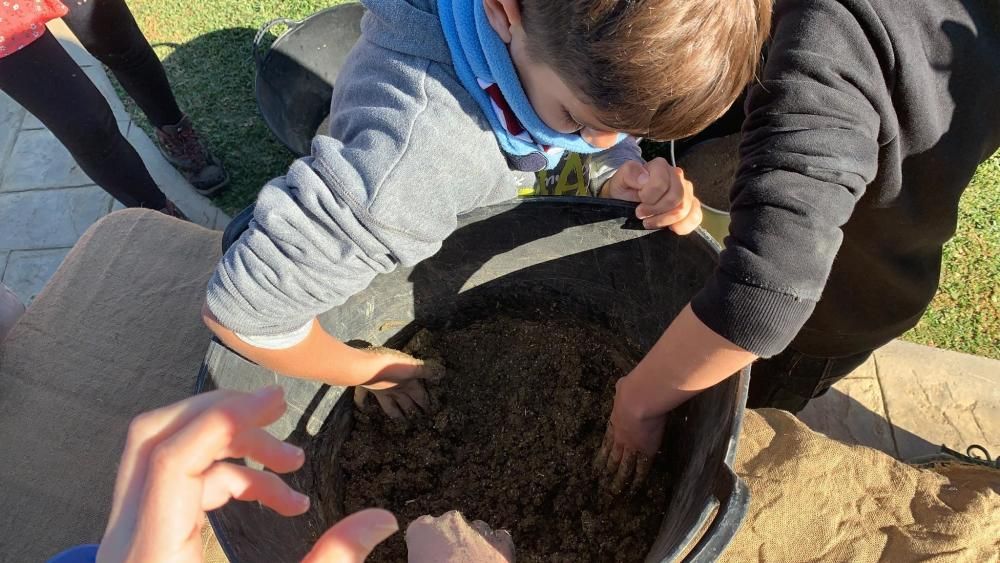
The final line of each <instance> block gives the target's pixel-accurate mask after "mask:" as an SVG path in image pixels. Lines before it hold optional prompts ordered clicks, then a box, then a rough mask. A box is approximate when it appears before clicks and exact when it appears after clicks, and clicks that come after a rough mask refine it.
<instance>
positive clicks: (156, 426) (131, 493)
mask: <svg viewBox="0 0 1000 563" xmlns="http://www.w3.org/2000/svg"><path fill="white" fill-rule="evenodd" d="M237 398H238V399H239V400H241V401H248V402H251V403H256V404H260V405H263V406H265V407H266V406H267V405H270V406H271V408H272V409H276V408H277V407H278V405H279V404H280V405H282V407H281V408H283V405H284V400H283V398H282V392H281V389H280V388H276V387H270V388H263V389H260V390H258V391H257V392H256V393H255V394H246V393H237V392H235V391H225V390H219V391H212V392H210V393H202V394H200V395H196V396H194V397H191V398H189V399H185V400H183V401H179V402H177V403H174V404H172V405H169V406H166V407H163V408H160V409H156V410H154V411H150V412H147V413H143V414H141V415H139V416H137V417H136V418H135V419H134V420H133V421H132V423H131V424H130V425H129V430H128V438H127V440H126V442H125V450H124V452H123V453H122V458H121V463H120V464H119V466H118V477H117V479H116V481H115V492H114V499H115V501H114V504H113V506H112V509H111V516H110V518H109V522H108V527H109V529H111V528H113V527H115V525H116V523H117V522H118V518H119V516H120V515H121V511H122V509H123V508H124V503H125V502H126V499H133V500H134V501H137V498H138V494H139V490H140V489H141V488H142V487H143V485H144V483H145V480H146V471H147V470H148V457H149V456H150V454H151V452H152V451H153V450H154V448H156V447H157V446H158V445H159V444H160V443H161V442H162V441H164V440H166V439H168V438H170V437H172V436H173V435H175V434H176V433H177V432H179V431H180V430H181V429H182V428H185V427H186V426H187V425H188V424H190V423H191V421H192V420H194V419H195V418H197V417H199V416H201V415H202V414H203V413H205V412H206V411H208V410H210V409H213V408H215V407H218V406H219V405H221V404H223V403H225V402H226V401H230V400H234V399H237ZM265 410H267V409H266V408H265ZM133 509H135V506H133Z"/></svg>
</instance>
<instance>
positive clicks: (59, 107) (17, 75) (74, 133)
mask: <svg viewBox="0 0 1000 563" xmlns="http://www.w3.org/2000/svg"><path fill="white" fill-rule="evenodd" d="M66 6H67V7H69V14H67V15H66V16H65V17H64V18H63V20H64V21H65V22H66V25H67V26H68V27H69V28H70V30H72V31H73V33H74V34H75V35H76V36H77V38H78V39H79V40H80V42H81V43H82V44H83V46H84V47H85V48H86V49H87V50H88V51H89V52H90V53H91V54H93V55H94V57H96V58H97V59H98V60H99V61H101V62H102V63H104V64H105V65H107V66H108V68H110V69H111V70H112V72H114V74H115V77H116V78H117V79H118V81H119V82H120V83H121V85H122V86H123V87H124V88H125V90H126V91H127V92H128V93H129V95H130V96H131V97H132V99H134V100H135V102H136V104H138V106H139V107H140V108H141V109H142V111H143V112H144V113H145V114H146V116H147V117H148V118H149V121H150V122H151V123H152V124H153V125H154V126H157V127H161V126H163V125H173V124H175V123H177V122H179V121H180V120H181V118H182V114H181V111H180V109H179V108H178V107H177V102H176V101H175V100H174V95H173V92H171V90H170V84H169V83H168V82H167V76H166V74H165V73H164V71H163V65H161V64H160V61H159V59H157V58H156V54H155V53H153V49H152V47H150V45H149V42H148V41H146V38H145V37H144V36H143V35H142V32H141V31H140V30H139V27H138V26H137V25H136V23H135V19H134V18H133V17H132V13H131V12H129V10H128V6H126V5H125V2H124V0H86V1H85V2H82V3H80V4H77V2H66ZM0 90H3V91H4V92H6V93H7V94H8V95H9V96H10V97H11V98H13V99H14V100H16V101H17V102H18V103H19V104H21V105H22V106H24V108H25V109H27V110H28V111H29V112H31V113H32V114H34V115H35V117H37V118H38V119H39V121H41V122H42V123H43V124H44V125H45V126H46V127H47V128H48V129H49V130H50V131H52V133H53V134H54V135H55V136H56V138H57V139H59V141H60V142H61V143H62V144H63V145H64V146H65V147H66V148H67V149H68V150H69V152H70V154H72V155H73V158H74V159H75V160H76V162H77V164H79V165H80V168H81V169H83V171H84V172H86V173H87V175H88V176H90V178H91V179H92V180H93V181H94V182H96V183H97V184H98V185H100V186H101V187H102V188H104V189H105V190H106V191H107V192H108V193H110V194H111V195H112V196H113V197H114V198H115V199H117V200H118V201H120V202H122V204H124V205H126V206H129V207H149V208H153V209H161V208H163V207H164V206H165V205H166V201H167V200H166V196H165V195H164V194H163V192H161V191H160V189H159V188H158V187H157V186H156V183H155V182H154V181H153V178H152V177H151V176H150V175H149V171H148V170H146V165H145V164H144V163H143V162H142V159H141V158H140V157H139V154H138V153H137V152H136V151H135V149H134V148H132V145H130V144H129V143H128V141H127V140H125V137H124V136H123V135H122V134H121V132H120V131H119V130H118V124H117V123H116V121H115V116H114V114H113V113H112V112H111V107H110V106H109V105H108V102H107V100H105V99H104V96H103V95H101V93H100V91H99V90H98V89H97V87H96V86H94V84H93V83H92V82H91V81H90V79H89V78H87V75H86V74H84V73H83V72H82V70H81V69H80V67H79V66H78V65H77V64H76V63H75V62H74V61H73V59H72V58H71V57H70V56H69V53H67V52H66V50H65V49H63V48H62V46H61V45H60V44H59V42H58V41H57V40H56V39H55V37H53V36H52V34H51V33H48V32H46V33H45V34H44V35H42V37H40V38H38V39H37V40H35V41H34V42H33V43H31V44H29V45H28V46H26V47H24V48H23V49H21V50H20V51H18V52H15V53H12V54H10V55H7V56H6V57H3V58H0Z"/></svg>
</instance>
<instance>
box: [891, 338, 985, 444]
mask: <svg viewBox="0 0 1000 563" xmlns="http://www.w3.org/2000/svg"><path fill="white" fill-rule="evenodd" d="M876 361H877V365H878V375H879V380H880V381H881V384H882V389H883V392H884V393H885V401H886V410H887V414H888V418H889V421H890V422H891V423H892V425H893V426H894V430H893V433H894V435H895V441H896V444H897V447H898V449H899V455H900V458H901V459H908V458H912V457H915V456H919V455H925V454H930V453H936V451H937V449H938V447H939V446H940V445H941V444H944V445H946V446H948V447H950V448H952V449H955V450H958V451H961V452H964V451H965V448H966V447H968V446H969V445H971V444H979V445H982V446H984V447H986V449H987V450H989V451H990V452H991V453H993V454H994V455H996V454H997V453H998V452H1000V361H997V360H991V359H988V358H981V357H978V356H970V355H967V354H960V353H958V352H951V351H947V350H939V349H936V348H929V347H926V346H919V345H917V344H911V343H909V342H902V341H895V342H892V343H891V344H889V345H888V346H886V347H884V348H882V349H881V350H879V351H878V352H876Z"/></svg>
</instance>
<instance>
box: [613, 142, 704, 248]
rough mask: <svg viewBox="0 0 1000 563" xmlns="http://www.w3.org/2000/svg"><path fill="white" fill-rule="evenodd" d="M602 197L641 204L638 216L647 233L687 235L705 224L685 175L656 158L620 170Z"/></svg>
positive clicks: (631, 164) (698, 202) (698, 204)
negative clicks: (665, 229) (672, 232)
mask: <svg viewBox="0 0 1000 563" xmlns="http://www.w3.org/2000/svg"><path fill="white" fill-rule="evenodd" d="M601 197H606V198H611V199H620V200H623V201H631V202H635V203H638V204H639V205H638V207H636V208H635V215H636V217H638V218H639V219H641V220H642V224H643V226H644V227H646V228H647V229H664V228H669V229H670V230H671V231H674V232H675V233H677V234H679V235H686V234H688V233H690V232H691V231H694V230H695V229H696V228H698V225H700V224H701V219H702V211H701V202H700V201H698V198H696V197H695V196H694V187H693V186H692V185H691V182H689V181H687V179H686V178H685V177H684V171H683V170H681V169H680V168H676V167H673V166H670V165H669V164H667V161H666V160H664V159H662V158H654V159H653V160H650V161H649V162H647V163H645V165H644V164H642V163H641V162H637V161H634V160H631V161H629V162H626V163H625V164H623V165H622V166H621V168H619V169H618V171H617V172H616V173H615V175H614V176H612V177H611V179H609V180H608V181H607V183H606V184H605V185H604V188H603V189H602V190H601Z"/></svg>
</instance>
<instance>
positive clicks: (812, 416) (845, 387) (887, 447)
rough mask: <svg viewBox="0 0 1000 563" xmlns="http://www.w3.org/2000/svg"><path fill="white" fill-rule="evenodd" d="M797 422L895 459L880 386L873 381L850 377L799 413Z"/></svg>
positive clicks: (873, 379) (871, 379)
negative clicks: (800, 421)
mask: <svg viewBox="0 0 1000 563" xmlns="http://www.w3.org/2000/svg"><path fill="white" fill-rule="evenodd" d="M873 373H874V372H873ZM799 419H801V420H802V421H803V422H805V423H806V425H808V426H809V427H810V428H812V429H813V430H815V431H817V432H820V433H822V434H826V435H827V436H829V437H831V438H833V439H835V440H839V441H841V442H844V443H847V444H858V445H862V446H868V447H869V448H874V449H876V450H879V451H882V452H885V453H887V454H889V455H891V456H893V457H895V456H896V448H895V447H894V445H893V441H892V429H891V428H890V427H889V423H888V422H887V421H886V419H885V408H884V405H883V403H882V393H881V391H880V389H879V382H878V380H877V379H876V378H874V377H849V378H847V379H843V380H841V381H839V382H837V384H836V385H834V386H833V389H831V390H830V391H828V392H827V394H826V395H824V396H822V397H820V398H819V399H816V400H814V401H811V402H810V403H809V406H807V407H806V408H805V409H804V410H803V411H802V412H801V413H799Z"/></svg>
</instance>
